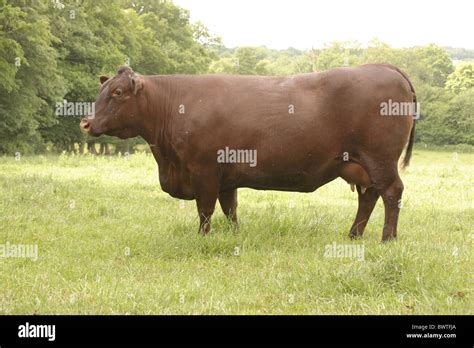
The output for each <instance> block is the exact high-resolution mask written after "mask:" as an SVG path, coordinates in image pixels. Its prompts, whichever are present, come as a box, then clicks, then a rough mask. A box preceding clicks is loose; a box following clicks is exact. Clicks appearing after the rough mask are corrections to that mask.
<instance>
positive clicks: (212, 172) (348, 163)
mask: <svg viewBox="0 0 474 348" xmlns="http://www.w3.org/2000/svg"><path fill="white" fill-rule="evenodd" d="M100 82H101V84H102V85H101V88H100V93H99V96H98V98H97V101H96V105H95V110H96V112H95V117H88V118H85V119H83V120H81V124H80V126H81V128H82V130H83V131H85V132H87V133H88V134H90V135H92V136H99V135H101V134H107V135H113V136H117V137H119V138H122V139H124V138H130V137H135V136H138V135H140V136H142V137H143V138H144V139H145V140H146V141H147V142H148V144H149V145H150V148H151V151H152V152H153V155H154V157H155V159H156V161H157V163H158V167H159V178H160V183H161V187H162V189H163V190H164V191H165V192H167V193H169V194H170V195H171V196H172V197H176V198H180V199H187V200H192V199H196V202H197V209H198V213H199V217H200V228H199V230H200V231H201V232H202V233H208V232H209V230H210V221H211V216H212V214H213V212H214V207H215V203H216V201H217V199H219V202H220V205H221V207H222V210H223V211H224V214H225V215H226V216H227V217H228V218H230V219H231V220H232V221H234V222H237V212H236V209H237V188H239V187H249V188H253V189H260V190H281V191H298V192H312V191H314V190H316V189H317V188H318V187H320V186H322V185H324V184H326V183H328V182H330V181H332V180H334V179H336V178H337V177H342V178H343V179H344V180H346V181H347V182H348V183H350V184H351V187H353V186H354V185H355V186H356V187H357V192H358V196H359V208H358V211H357V216H356V218H355V221H354V224H353V225H352V227H351V229H350V237H352V238H354V237H358V236H361V235H362V233H363V231H364V228H365V226H366V224H367V221H368V219H369V217H370V215H371V213H372V210H373V209H374V206H375V203H376V202H377V199H378V197H379V196H382V199H383V202H384V205H385V224H384V228H383V235H382V240H383V241H386V240H389V239H391V238H394V237H396V235H397V220H398V214H399V209H400V202H401V201H400V200H401V196H402V191H403V183H402V181H401V180H400V177H399V175H398V161H399V158H400V156H401V154H402V151H403V149H404V147H405V145H406V144H407V142H408V147H407V151H406V154H405V157H404V160H403V163H402V165H403V166H405V165H408V163H409V160H410V157H411V152H412V146H413V138H414V131H415V122H414V119H413V117H412V116H413V114H412V113H409V114H407V113H405V114H400V115H398V116H397V115H395V116H393V115H392V116H385V115H383V114H382V113H381V105H382V104H383V103H387V102H390V103H391V105H393V104H394V103H395V104H396V103H405V104H406V103H413V102H416V97H415V93H414V89H413V86H412V84H411V83H410V81H409V79H408V78H407V76H406V75H405V74H404V73H403V72H401V71H400V70H399V69H398V68H396V67H394V66H391V65H363V66H358V67H350V68H337V69H333V70H329V71H326V72H322V73H308V74H300V75H295V76H289V77H264V76H232V75H201V76H187V75H172V76H169V75H168V76H167V75H153V76H144V75H139V74H136V73H135V72H133V70H132V69H130V68H129V67H122V68H120V69H119V70H118V72H117V75H116V76H114V77H113V78H109V77H106V76H101V77H100Z"/></svg>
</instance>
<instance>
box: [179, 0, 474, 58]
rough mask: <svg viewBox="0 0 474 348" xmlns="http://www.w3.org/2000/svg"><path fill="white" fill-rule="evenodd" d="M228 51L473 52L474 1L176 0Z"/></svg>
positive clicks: (193, 19) (192, 19)
mask: <svg viewBox="0 0 474 348" xmlns="http://www.w3.org/2000/svg"><path fill="white" fill-rule="evenodd" d="M174 2H175V3H176V4H178V5H179V6H181V7H184V8H186V9H188V10H190V12H191V21H198V20H199V21H201V22H203V23H204V24H205V25H206V26H207V27H208V28H209V29H210V30H211V32H212V33H214V34H217V35H219V36H221V37H222V39H223V41H224V44H225V45H226V46H228V47H236V46H260V45H265V46H267V47H269V48H279V49H283V48H287V47H290V46H291V47H295V48H298V49H307V48H311V47H315V48H316V47H322V46H323V45H324V43H328V42H330V41H333V40H341V41H346V40H358V41H360V42H362V43H367V42H368V41H370V40H371V39H373V38H378V39H380V40H382V41H384V42H386V43H388V44H390V45H392V46H395V47H410V46H415V45H426V44H428V43H435V44H438V45H440V46H453V47H464V48H471V49H474V29H473V28H474V24H473V23H474V0H450V1H437V0H431V1H430V0H396V1H383V0H379V1H377V0H325V1H320V0H319V1H318V0H174Z"/></svg>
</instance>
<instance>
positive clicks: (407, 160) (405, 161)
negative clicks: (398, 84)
mask: <svg viewBox="0 0 474 348" xmlns="http://www.w3.org/2000/svg"><path fill="white" fill-rule="evenodd" d="M388 66H389V67H390V68H391V69H394V70H396V71H397V72H398V73H399V74H400V75H402V76H403V78H404V79H405V80H407V82H408V84H409V85H410V90H411V93H412V95H413V105H414V108H413V110H414V115H413V126H412V127H411V131H410V139H409V140H408V145H407V148H406V152H405V156H403V160H402V163H401V167H402V169H404V168H406V167H408V166H409V165H410V159H411V154H412V151H413V143H414V142H415V127H416V119H417V118H418V115H419V110H417V108H418V104H417V102H416V92H415V88H414V87H413V84H412V83H411V81H410V79H409V78H408V76H407V75H406V74H405V73H404V72H403V71H401V70H400V69H399V68H397V67H396V66H393V65H388Z"/></svg>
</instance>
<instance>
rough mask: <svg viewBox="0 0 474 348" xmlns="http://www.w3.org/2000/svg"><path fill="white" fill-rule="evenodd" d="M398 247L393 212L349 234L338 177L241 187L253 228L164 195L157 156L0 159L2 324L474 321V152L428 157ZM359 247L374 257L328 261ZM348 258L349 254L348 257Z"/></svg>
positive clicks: (415, 179)
mask: <svg viewBox="0 0 474 348" xmlns="http://www.w3.org/2000/svg"><path fill="white" fill-rule="evenodd" d="M402 179H403V180H404V183H405V194H404V201H403V208H402V211H401V217H400V223H399V233H398V235H399V238H398V240H397V241H395V242H390V243H385V244H381V243H380V239H381V231H382V225H383V206H382V203H381V201H379V202H378V204H377V207H376V209H375V211H374V213H373V214H372V218H371V220H370V222H369V225H368V226H367V229H366V232H365V235H364V238H363V239H361V240H358V241H355V242H353V241H351V240H350V239H349V238H348V237H347V235H348V231H349V228H350V226H351V224H352V221H353V218H354V216H355V213H356V209H357V196H356V194H355V193H353V192H351V190H350V188H349V185H347V184H346V183H345V182H343V181H342V180H340V179H338V180H336V181H334V182H332V183H330V184H329V185H326V186H324V187H322V188H320V189H319V190H318V191H316V192H314V193H311V194H298V193H280V192H272V191H268V192H265V191H253V190H248V189H240V190H239V204H240V206H239V212H238V213H239V219H240V229H239V230H238V231H235V230H233V228H232V227H231V226H229V224H228V223H227V221H226V220H225V218H224V216H223V214H222V212H221V211H220V209H219V210H216V213H215V214H214V219H213V230H212V232H211V234H210V235H209V236H206V237H202V236H200V235H198V234H197V229H198V217H197V213H196V208H195V203H194V201H189V202H183V201H179V200H176V199H173V198H171V197H169V196H168V195H167V194H165V193H163V192H162V191H161V189H160V186H159V182H158V175H157V167H156V164H155V161H154V159H153V158H152V156H151V155H149V154H145V153H140V154H136V155H130V156H128V157H92V156H81V157H78V156H69V155H61V156H57V157H52V156H46V157H43V156H34V157H22V158H21V159H19V160H15V158H13V157H2V158H0V188H1V189H0V195H1V197H0V213H1V215H0V244H4V245H6V244H7V243H10V244H36V245H38V259H37V260H36V261H34V260H32V259H30V258H13V257H9V258H5V257H4V258H0V284H1V285H0V286H1V291H0V313H2V314H32V313H38V314H52V313H58V314H62V313H69V314H74V313H81V314H112V313H120V314H125V313H128V314H190V313H195V314H249V313H250V314H259V313H260V314H473V313H474V308H473V303H474V302H473V287H472V285H473V283H474V282H473V280H474V278H473V270H474V262H473V260H474V259H473V253H472V247H473V243H474V154H466V153H465V154H462V153H460V154H456V153H454V154H453V153H449V152H432V151H425V150H417V151H415V153H414V156H413V159H412V165H411V167H409V168H408V169H407V170H406V171H405V172H403V173H402ZM333 243H336V245H346V244H348V245H352V244H357V245H359V247H360V248H362V247H363V248H364V249H363V250H364V254H363V258H358V257H328V255H326V252H325V251H326V246H327V245H333ZM346 256H347V255H346Z"/></svg>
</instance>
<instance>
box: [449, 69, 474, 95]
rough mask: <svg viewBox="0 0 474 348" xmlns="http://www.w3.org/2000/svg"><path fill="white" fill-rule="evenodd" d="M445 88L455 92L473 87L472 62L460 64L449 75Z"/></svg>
mask: <svg viewBox="0 0 474 348" xmlns="http://www.w3.org/2000/svg"><path fill="white" fill-rule="evenodd" d="M446 88H447V89H448V90H450V91H451V92H453V93H455V94H459V93H461V92H465V91H468V90H471V89H473V88H474V64H461V65H459V66H458V67H457V68H456V70H455V71H454V72H453V73H452V74H451V75H449V77H448V81H447V82H446Z"/></svg>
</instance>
